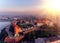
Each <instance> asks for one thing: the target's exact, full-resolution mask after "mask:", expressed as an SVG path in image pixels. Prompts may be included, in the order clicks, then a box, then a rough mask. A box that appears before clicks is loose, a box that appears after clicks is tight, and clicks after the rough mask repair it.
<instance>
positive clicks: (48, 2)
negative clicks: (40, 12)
mask: <svg viewBox="0 0 60 43" xmlns="http://www.w3.org/2000/svg"><path fill="white" fill-rule="evenodd" d="M43 7H44V8H45V10H46V11H47V12H48V13H50V14H52V15H54V16H56V14H57V13H59V12H60V0H45V1H44V4H43Z"/></svg>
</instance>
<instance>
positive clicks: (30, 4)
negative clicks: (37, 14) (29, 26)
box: [0, 0, 42, 11]
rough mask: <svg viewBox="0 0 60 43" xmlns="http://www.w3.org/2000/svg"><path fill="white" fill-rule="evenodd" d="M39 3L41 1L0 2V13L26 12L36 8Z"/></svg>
mask: <svg viewBox="0 0 60 43" xmlns="http://www.w3.org/2000/svg"><path fill="white" fill-rule="evenodd" d="M41 2H42V1H41V0H0V11H5V10H8V11H9V10H11V11H14V10H17V11H19V10H27V9H31V8H36V7H37V6H38V5H40V3H41Z"/></svg>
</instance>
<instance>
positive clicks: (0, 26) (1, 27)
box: [0, 22, 11, 31]
mask: <svg viewBox="0 0 60 43" xmlns="http://www.w3.org/2000/svg"><path fill="white" fill-rule="evenodd" d="M10 24H11V22H0V31H1V30H2V29H3V28H4V27H6V26H7V25H10Z"/></svg>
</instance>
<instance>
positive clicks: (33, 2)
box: [0, 0, 60, 16]
mask: <svg viewBox="0 0 60 43" xmlns="http://www.w3.org/2000/svg"><path fill="white" fill-rule="evenodd" d="M6 11H7V12H22V11H23V12H35V13H36V12H37V13H39V14H51V15H53V16H56V14H60V0H0V12H6Z"/></svg>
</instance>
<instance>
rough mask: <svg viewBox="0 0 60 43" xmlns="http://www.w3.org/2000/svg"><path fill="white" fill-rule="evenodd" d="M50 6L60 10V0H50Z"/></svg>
mask: <svg viewBox="0 0 60 43" xmlns="http://www.w3.org/2000/svg"><path fill="white" fill-rule="evenodd" d="M48 6H49V7H50V8H52V9H55V10H60V0H50V1H49V3H48Z"/></svg>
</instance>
